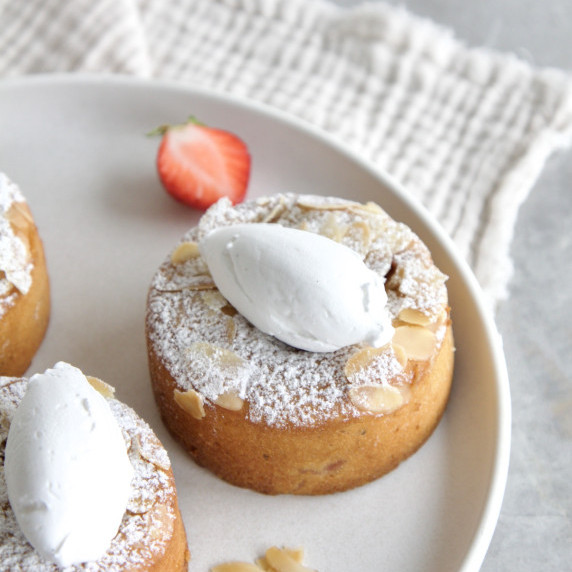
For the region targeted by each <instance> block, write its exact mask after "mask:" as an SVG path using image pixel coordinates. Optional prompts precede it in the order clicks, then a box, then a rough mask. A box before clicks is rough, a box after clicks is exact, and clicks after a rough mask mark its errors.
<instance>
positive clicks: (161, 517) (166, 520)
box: [0, 377, 190, 572]
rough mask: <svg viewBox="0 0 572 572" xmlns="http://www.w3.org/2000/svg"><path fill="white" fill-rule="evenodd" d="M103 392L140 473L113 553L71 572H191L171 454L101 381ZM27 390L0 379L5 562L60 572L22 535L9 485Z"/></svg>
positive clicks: (22, 382) (0, 539) (0, 546)
mask: <svg viewBox="0 0 572 572" xmlns="http://www.w3.org/2000/svg"><path fill="white" fill-rule="evenodd" d="M92 381H93V380H92ZM96 381H98V380H96ZM98 386H99V387H96V389H100V390H101V387H102V386H103V388H104V389H103V391H102V393H103V394H104V397H106V398H107V400H108V403H109V405H110V408H111V410H112V413H113V415H114V417H115V418H116V419H117V421H118V423H119V426H120V428H121V430H122V432H123V435H124V437H125V439H126V442H127V443H128V451H129V457H130V459H131V463H132V464H133V467H134V470H135V476H134V479H133V482H132V494H131V498H130V499H129V503H128V505H127V510H126V514H125V515H124V517H123V521H122V523H121V526H120V528H119V531H118V533H117V535H116V537H115V538H114V539H113V541H112V543H111V546H110V548H109V550H108V552H107V553H106V554H105V555H104V556H103V557H102V558H101V559H100V560H98V561H97V562H89V563H85V564H82V565H78V566H71V567H69V568H66V570H67V569H69V570H78V571H79V570H91V571H94V572H95V571H104V570H110V569H113V570H122V571H131V570H132V571H135V570H137V571H155V572H171V571H173V572H183V571H186V570H187V565H188V562H189V559H190V555H189V551H188V548H187V539H186V534H185V529H184V525H183V521H182V518H181V514H180V512H179V506H178V501H177V494H176V489H175V481H174V477H173V472H172V470H171V466H170V462H169V458H168V456H167V453H166V451H165V449H164V448H163V446H162V445H161V443H160V442H159V440H158V439H157V437H156V436H155V434H154V433H153V432H152V430H151V428H150V427H149V426H148V425H147V424H146V423H145V422H144V421H143V420H142V419H141V418H140V417H138V416H137V414H136V413H135V412H134V411H133V410H132V409H131V408H129V407H127V406H126V405H124V404H123V403H121V402H119V401H117V400H115V399H113V398H112V397H109V395H110V390H111V388H110V387H109V386H106V385H105V384H103V383H102V382H99V381H98ZM26 387H27V380H26V379H23V378H8V377H0V508H1V510H0V558H1V561H2V563H3V565H5V566H7V567H8V568H9V569H10V570H14V571H19V570H21V571H27V570H36V571H38V572H51V571H56V570H58V569H59V568H58V567H57V566H56V565H55V564H53V563H51V562H47V561H45V560H44V559H42V558H41V557H40V556H39V555H38V554H37V553H36V552H35V550H34V549H33V548H32V546H31V545H30V544H29V543H28V542H27V541H26V539H25V537H24V536H23V534H22V532H21V531H20V528H19V527H18V524H17V522H16V519H15V516H14V513H13V512H12V509H11V507H10V503H9V501H8V496H7V491H6V484H5V479H4V449H5V445H6V438H7V436H8V431H9V428H10V422H11V419H12V416H13V414H14V411H15V409H16V407H17V406H18V404H19V402H20V400H21V399H22V397H23V396H24V394H25V391H26Z"/></svg>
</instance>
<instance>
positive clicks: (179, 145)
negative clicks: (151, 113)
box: [155, 118, 250, 210]
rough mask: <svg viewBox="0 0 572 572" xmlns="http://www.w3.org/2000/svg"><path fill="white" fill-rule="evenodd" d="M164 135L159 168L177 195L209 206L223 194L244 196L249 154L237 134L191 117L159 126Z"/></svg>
mask: <svg viewBox="0 0 572 572" xmlns="http://www.w3.org/2000/svg"><path fill="white" fill-rule="evenodd" d="M155 133H160V134H162V135H163V139H162V141H161V144H160V146H159V151H158V153H157V170H158V172H159V178H160V179H161V182H162V183H163V186H164V187H165V189H166V190H167V192H168V193H169V194H171V195H172V196H173V197H174V198H175V199H177V200H179V201H181V202H183V203H185V204H187V205H189V206H191V207H194V208H197V209H202V210H204V209H206V208H208V207H209V206H210V205H212V204H213V203H215V202H216V201H217V200H218V199H220V198H221V197H228V198H229V199H230V200H231V201H232V203H233V204H236V203H239V202H241V201H242V200H243V199H244V196H245V195H246V190H247V187H248V180H249V177H250V154H249V152H248V148H247V147H246V144H245V143H244V142H243V141H242V140H241V139H240V138H239V137H237V136H236V135H234V134H232V133H230V132H228V131H223V130H221V129H215V128H212V127H208V126H206V125H203V124H201V123H199V122H198V121H196V120H195V119H194V118H191V119H190V120H189V121H188V122H187V123H185V124H183V125H174V126H170V125H169V126H164V127H159V129H157V130H156V131H155Z"/></svg>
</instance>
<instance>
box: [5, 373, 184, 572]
mask: <svg viewBox="0 0 572 572" xmlns="http://www.w3.org/2000/svg"><path fill="white" fill-rule="evenodd" d="M0 507H1V510H0V561H1V562H2V566H3V567H4V568H5V569H9V570H14V571H18V570H22V571H24V570H25V571H28V570H35V571H38V572H41V571H46V572H47V571H52V570H53V571H55V570H60V569H65V570H69V571H72V570H92V571H99V570H101V571H103V570H118V571H119V570H121V571H129V570H154V571H165V572H167V571H169V572H171V571H175V572H176V571H178V570H180V571H183V570H186V569H187V563H188V560H189V553H188V549H187V541H186V536H185V531H184V527H183V523H182V519H181V515H180V513H179V508H178V503H177V494H176V489H175V483H174V478H173V473H172V470H171V466H170V461H169V458H168V456H167V452H166V451H165V449H164V448H163V447H162V445H161V443H160V442H159V440H158V439H157V437H156V436H155V434H154V433H153V431H152V430H151V428H150V427H149V426H148V425H147V424H146V423H145V422H144V421H143V420H142V419H141V418H140V417H138V416H137V414H136V413H135V412H134V411H133V410H132V409H130V408H129V407H127V406H126V405H124V404H123V403H121V402H119V401H117V400H116V399H114V398H113V388H112V387H111V386H109V385H107V384H105V383H104V382H102V381H100V380H98V379H95V378H87V377H86V376H84V375H83V374H82V373H81V371H80V370H78V369H77V368H74V367H73V366H70V365H69V364H66V363H63V362H60V363H58V364H56V365H55V366H54V368H52V369H50V370H47V371H46V372H45V373H43V374H39V375H35V376H33V377H32V378H30V379H29V380H28V379H24V378H14V377H1V378H0Z"/></svg>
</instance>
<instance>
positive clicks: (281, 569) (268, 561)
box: [210, 546, 316, 572]
mask: <svg viewBox="0 0 572 572" xmlns="http://www.w3.org/2000/svg"><path fill="white" fill-rule="evenodd" d="M303 559H304V550H303V549H301V548H298V549H290V548H278V547H277V546H272V547H270V548H269V549H268V550H267V551H266V553H265V555H264V556H263V557H262V558H259V559H258V560H257V561H256V564H250V563H249V562H238V561H235V562H227V563H225V564H219V565H218V566H214V567H213V568H211V569H210V572H316V571H315V570H313V569H312V568H308V567H307V566H304V565H303V564H302V560H303Z"/></svg>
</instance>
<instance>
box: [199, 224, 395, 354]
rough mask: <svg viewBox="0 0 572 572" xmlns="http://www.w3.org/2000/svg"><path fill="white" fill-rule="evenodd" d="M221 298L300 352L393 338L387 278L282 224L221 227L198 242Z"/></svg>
mask: <svg viewBox="0 0 572 572" xmlns="http://www.w3.org/2000/svg"><path fill="white" fill-rule="evenodd" d="M199 249H200V252H201V254H202V256H203V258H204V259H205V261H206V263H207V266H208V268H209V271H210V273H211V275H212V277H213V280H214V282H215V284H216V286H217V288H218V289H219V291H220V292H221V294H222V295H223V296H224V297H225V298H226V299H227V300H228V301H229V302H230V303H231V304H232V305H233V306H234V307H235V308H236V309H237V310H238V311H239V312H240V313H241V314H242V315H243V316H244V317H245V318H246V319H247V320H249V321H250V322H251V323H252V324H253V325H254V326H256V327H257V328H258V329H260V330H262V331H263V332H265V333H267V334H270V335H272V336H274V337H276V338H278V339H279V340H281V341H283V342H285V343H287V344H289V345H290V346H293V347H295V348H299V349H303V350H308V351H313V352H331V351H335V350H337V349H339V348H342V347H345V346H349V345H352V344H355V343H359V342H367V343H369V344H371V345H373V346H375V347H379V346H382V345H384V344H386V343H387V342H389V341H390V340H391V337H392V334H393V328H392V326H391V320H390V317H389V314H388V312H387V309H386V304H387V294H386V292H385V288H384V283H383V278H382V277H381V276H379V275H377V274H376V273H375V272H373V271H372V270H370V269H369V268H368V267H367V266H366V265H365V264H364V262H363V261H362V259H361V258H360V256H359V255H358V254H357V253H356V252H354V251H353V250H351V249H350V248H348V247H346V246H344V245H341V244H339V243H337V242H335V241H333V240H331V239H329V238H326V237H325V236H321V235H319V234H315V233H311V232H307V231H303V230H298V229H293V228H287V227H283V226H281V225H278V224H264V223H260V224H238V225H234V226H230V227H224V228H219V229H216V230H214V231H212V232H211V233H209V234H208V235H207V236H206V237H205V238H203V239H202V240H201V242H200V243H199Z"/></svg>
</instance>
